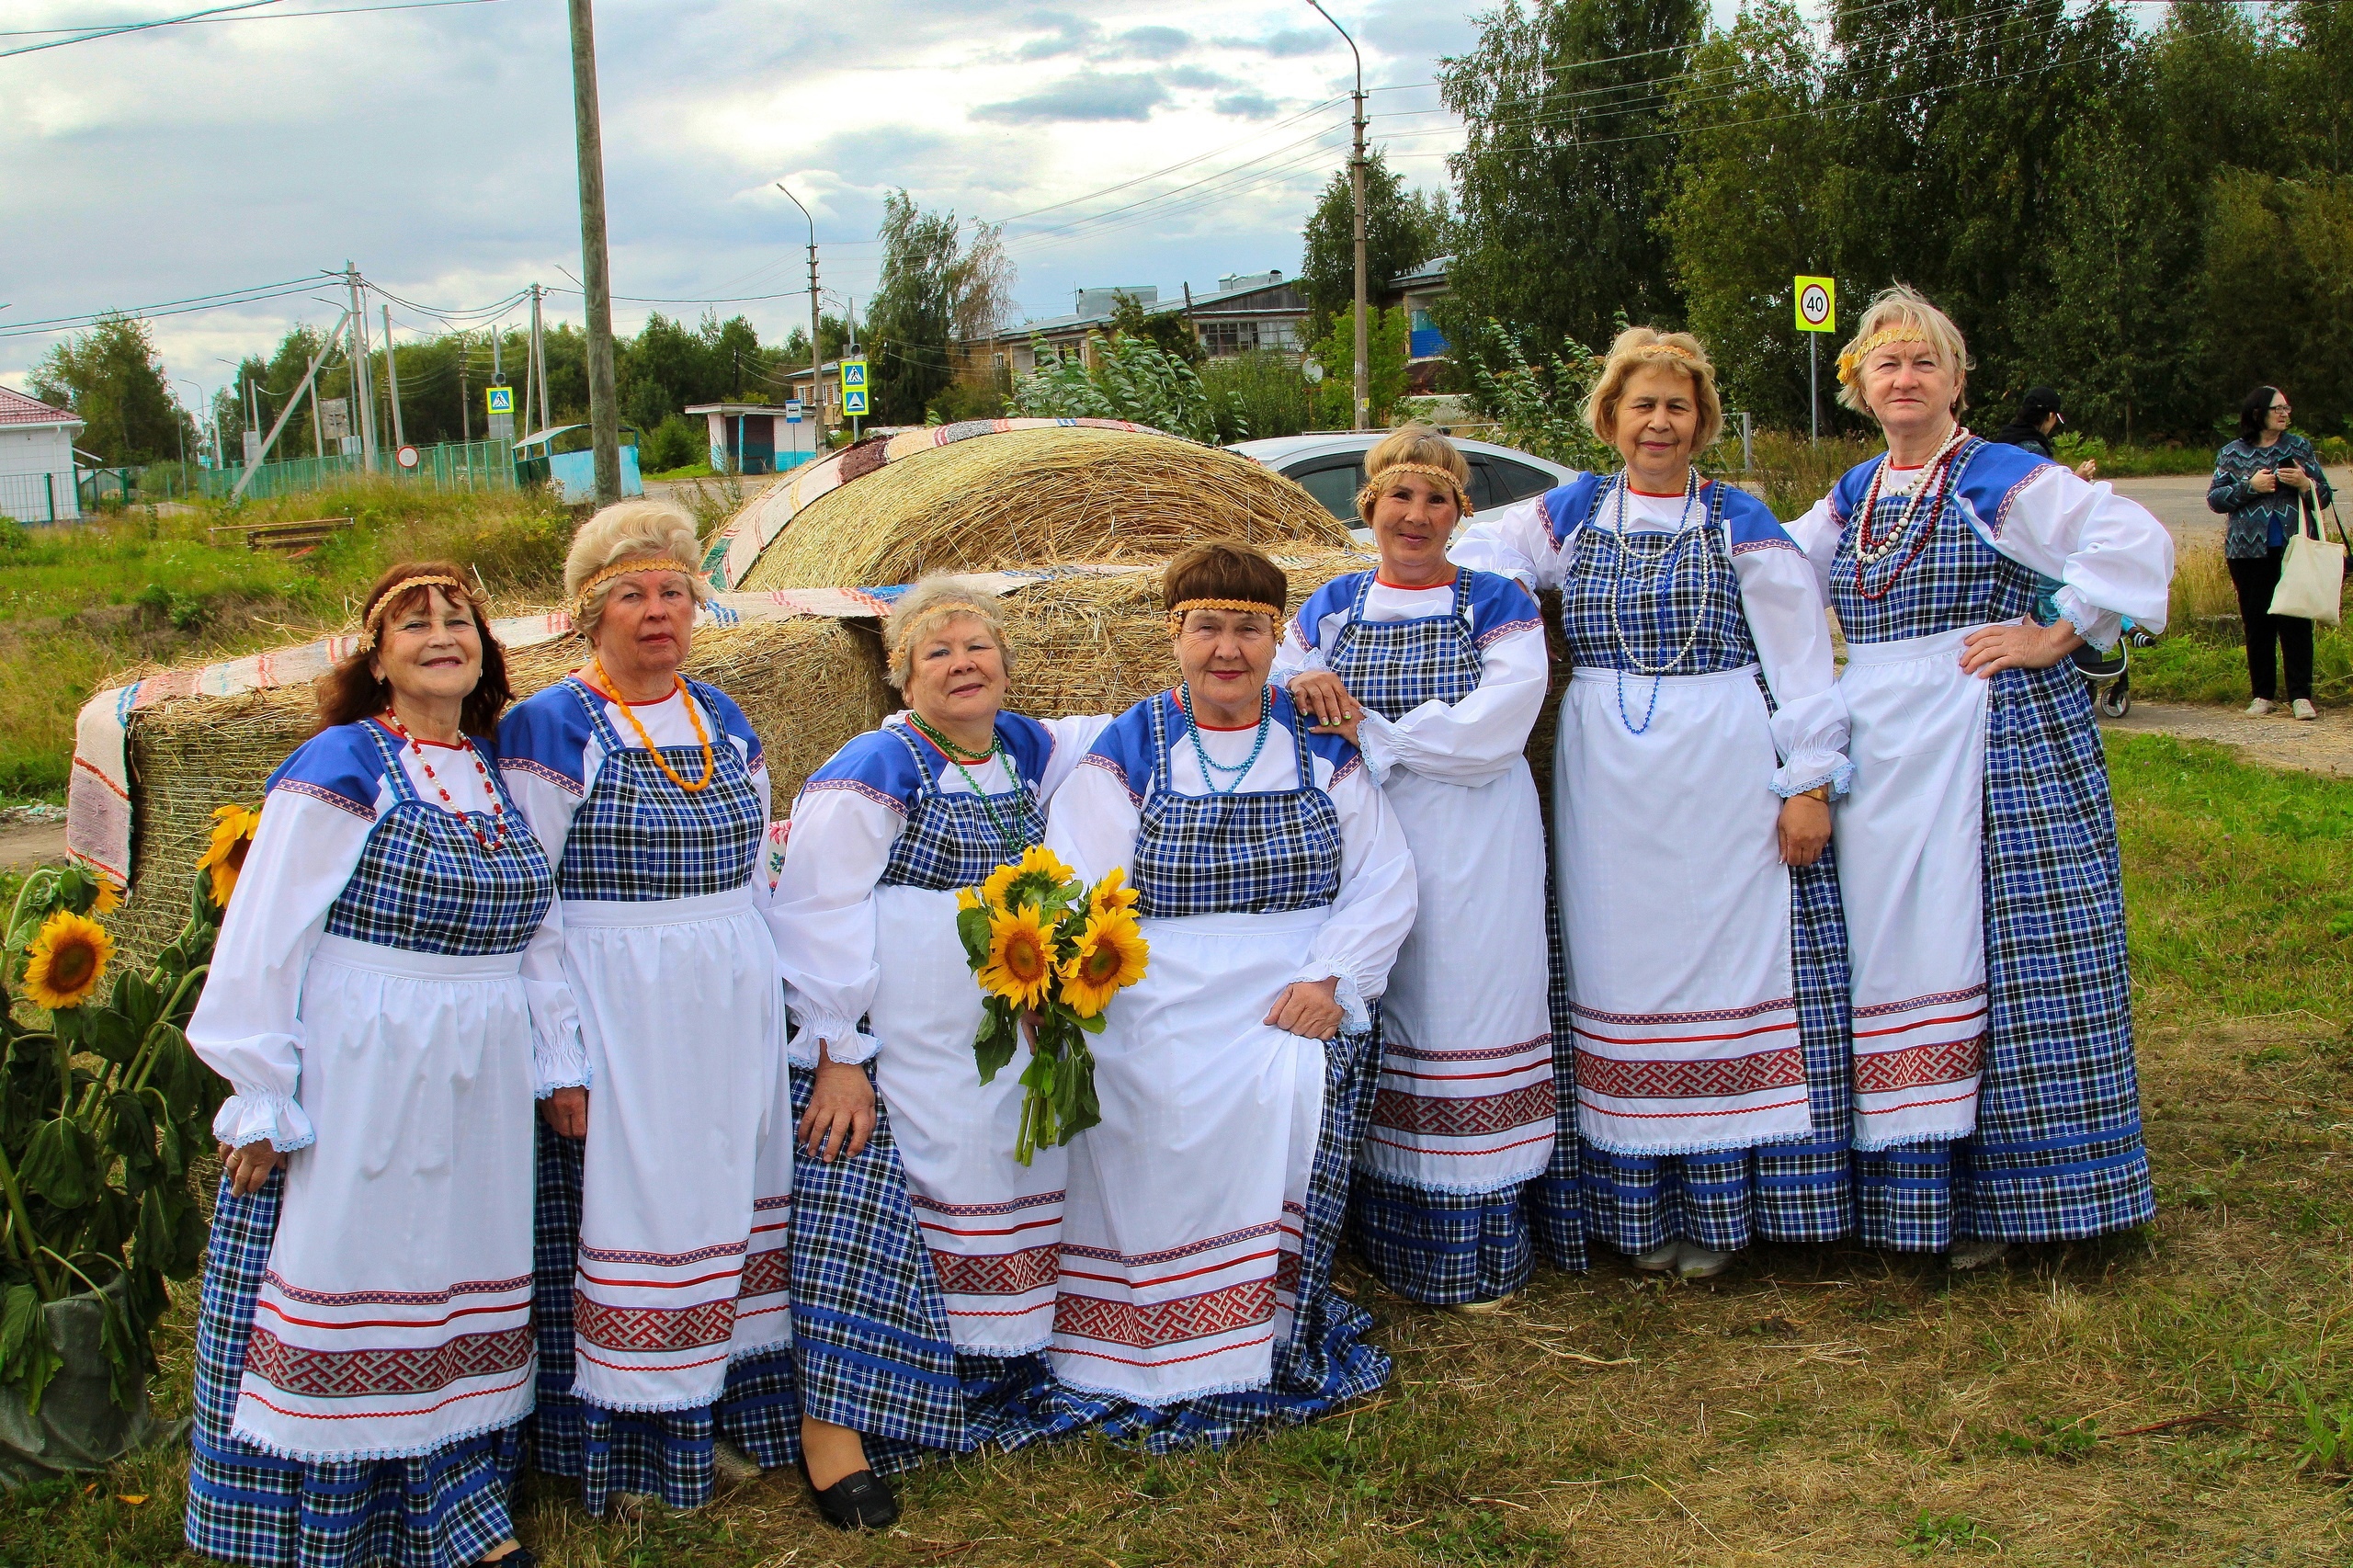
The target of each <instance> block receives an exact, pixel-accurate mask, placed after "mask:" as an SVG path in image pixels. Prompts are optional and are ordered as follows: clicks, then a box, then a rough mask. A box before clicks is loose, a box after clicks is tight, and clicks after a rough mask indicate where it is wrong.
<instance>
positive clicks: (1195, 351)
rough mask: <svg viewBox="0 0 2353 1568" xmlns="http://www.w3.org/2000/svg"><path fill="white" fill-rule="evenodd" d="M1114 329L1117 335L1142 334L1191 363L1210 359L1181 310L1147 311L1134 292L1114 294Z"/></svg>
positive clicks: (1136, 335) (1199, 338)
mask: <svg viewBox="0 0 2353 1568" xmlns="http://www.w3.org/2000/svg"><path fill="white" fill-rule="evenodd" d="M1111 332H1112V334H1113V335H1115V336H1118V335H1125V336H1128V337H1140V338H1142V339H1143V340H1144V341H1145V342H1146V343H1149V344H1152V345H1154V347H1157V348H1159V349H1160V350H1161V351H1162V352H1163V353H1165V354H1173V355H1175V356H1176V358H1179V359H1182V360H1184V361H1185V363H1187V364H1188V365H1198V364H1199V363H1200V362H1201V361H1202V360H1204V359H1206V358H1209V352H1208V350H1206V349H1204V348H1203V347H1201V336H1200V334H1199V333H1197V332H1195V331H1194V330H1193V329H1192V327H1190V326H1189V325H1188V324H1186V321H1185V317H1184V316H1183V314H1182V313H1181V312H1176V311H1159V312H1146V311H1145V310H1144V308H1143V301H1141V300H1139V299H1137V298H1136V297H1135V296H1134V295H1133V294H1120V295H1115V296H1114V297H1113V299H1112V301H1111Z"/></svg>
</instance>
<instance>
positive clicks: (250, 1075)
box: [188, 723, 545, 1460]
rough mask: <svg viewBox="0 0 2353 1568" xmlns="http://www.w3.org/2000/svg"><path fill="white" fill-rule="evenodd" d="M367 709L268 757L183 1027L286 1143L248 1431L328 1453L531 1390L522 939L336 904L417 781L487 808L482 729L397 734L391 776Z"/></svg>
mask: <svg viewBox="0 0 2353 1568" xmlns="http://www.w3.org/2000/svg"><path fill="white" fill-rule="evenodd" d="M368 728H369V725H367V724H364V723H363V724H351V725H344V726H339V727H337V728H335V729H332V730H328V731H326V732H324V733H322V734H320V735H318V736H316V737H314V738H313V740H311V741H309V742H307V743H305V744H304V745H303V746H302V748H301V750H300V751H298V752H297V753H296V754H295V755H294V756H293V757H291V758H290V759H289V761H288V762H287V763H286V765H285V766H284V767H281V768H280V769H279V770H278V773H277V774H276V775H274V776H273V778H272V788H271V789H270V790H268V792H267V797H266V799H265V803H264V809H263V811H262V815H261V824H260V827H259V829H258V830H257V831H256V834H255V836H254V842H253V844H252V846H251V848H250V849H249V850H248V852H247V854H246V857H245V861H244V869H243V870H242V872H241V874H240V876H239V879H238V883H237V892H236V894H235V896H233V898H232V899H231V900H230V903H229V908H228V911H227V914H226V915H224V917H223V919H222V928H221V936H220V939H219V942H218V943H217V945H216V946H215V948H214V950H213V956H212V962H211V970H210V974H209V975H208V976H207V980H206V985H205V989H204V994H203V996H202V998H201V999H200V1000H199V1003H198V1004H197V1007H196V1011H195V1014H194V1016H193V1017H191V1018H190V1019H189V1020H188V1043H189V1044H190V1046H191V1047H193V1048H194V1049H195V1051H196V1052H197V1054H198V1055H199V1057H200V1058H202V1059H203V1061H204V1062H206V1063H207V1064H208V1065H210V1067H211V1068H212V1069H213V1070H214V1071H215V1072H217V1073H219V1074H221V1075H222V1077H224V1078H226V1079H228V1081H229V1084H230V1086H231V1087H232V1088H233V1090H234V1091H235V1093H234V1095H233V1097H231V1098H230V1099H229V1100H228V1101H226V1102H225V1103H223V1104H222V1108H221V1110H220V1113H219V1115H218V1116H217V1118H216V1119H215V1120H214V1123H213V1131H214V1133H215V1135H216V1136H217V1137H219V1138H220V1139H221V1140H222V1142H227V1143H232V1144H235V1145H238V1146H241V1147H242V1146H244V1145H245V1144H248V1143H253V1142H264V1141H267V1142H268V1143H269V1144H270V1146H271V1147H272V1148H275V1149H277V1150H278V1151H280V1152H282V1153H288V1154H290V1159H289V1160H288V1163H287V1170H286V1187H285V1196H284V1205H283V1209H282V1211H281V1214H280V1218H279V1221H278V1232H277V1234H276V1237H275V1238H274V1240H273V1241H272V1244H271V1246H270V1255H269V1257H270V1261H269V1267H268V1270H267V1274H266V1275H265V1277H264V1280H263V1284H262V1289H261V1292H260V1296H259V1298H258V1301H257V1302H256V1318H255V1334H254V1340H253V1346H252V1349H251V1350H250V1351H249V1354H248V1357H247V1361H246V1370H245V1374H244V1389H243V1392H241V1393H240V1394H239V1396H238V1397H237V1404H236V1412H237V1413H236V1416H235V1428H234V1429H235V1434H236V1436H237V1437H240V1438H242V1439H244V1440H245V1441H248V1442H250V1443H253V1444H254V1445H255V1446H256V1447H258V1448H261V1449H265V1450H267V1451H269V1452H272V1453H278V1454H283V1455H290V1456H292V1457H295V1458H298V1459H306V1460H353V1459H378V1458H392V1457H405V1456H415V1455H423V1454H429V1453H433V1452H435V1451H437V1450H438V1449H443V1448H445V1447H447V1446H448V1445H449V1444H450V1443H452V1442H455V1441H458V1440H460V1439H461V1438H465V1437H471V1436H473V1435H475V1434H478V1433H482V1432H486V1431H491V1430H494V1429H495V1428H498V1427H503V1426H510V1425H512V1424H513V1423H515V1422H517V1421H519V1420H520V1419H522V1417H523V1416H525V1415H528V1414H529V1412H530V1409H531V1404H532V1359H531V1342H530V1328H529V1314H530V1272H531V1248H530V1229H531V1141H532V1130H531V1118H530V1109H529V1097H530V1094H531V1091H532V1088H533V1084H534V1070H533V1062H532V1050H531V1033H530V1025H529V1013H528V1008H527V1005H526V1002H525V997H524V989H523V985H522V983H521V981H520V979H519V978H518V976H517V959H516V955H515V954H514V953H513V952H511V951H509V952H506V953H504V954H499V953H490V954H483V955H474V956H460V955H457V954H445V953H440V952H433V951H410V950H404V949H395V948H392V947H388V946H383V945H381V944H379V943H375V942H368V941H360V940H355V939H353V938H352V937H347V936H341V935H335V934H330V933H329V931H328V929H327V927H328V924H329V915H330V913H331V912H332V911H333V909H334V908H335V905H336V903H337V901H338V900H339V899H341V898H342V897H343V895H344V893H345V891H346V889H347V886H349V885H350V884H351V883H352V881H353V878H354V873H355V871H356V870H357V869H358V868H359V866H360V863H361V860H362V858H363V856H364V855H365V854H366V852H367V850H368V848H369V840H370V838H371V837H372V836H373V835H375V834H376V832H377V830H378V826H379V824H380V823H381V822H382V821H384V820H385V819H386V817H387V816H388V815H389V814H390V812H392V808H393V807H394V805H395V803H396V801H399V800H400V799H401V798H402V797H403V795H404V793H405V795H406V796H407V798H409V799H410V800H411V801H422V802H423V803H424V805H425V807H426V809H429V810H432V811H435V812H443V813H447V814H451V815H463V814H465V813H473V816H472V820H473V821H475V822H477V823H480V824H485V825H486V824H489V823H490V821H491V818H490V816H489V814H488V813H489V812H490V808H491V806H492V805H493V804H494V803H497V800H498V798H497V796H496V795H495V793H494V787H493V785H492V783H491V781H490V779H489V778H488V776H487V774H486V773H484V772H481V771H478V770H477V769H476V767H475V766H474V763H475V760H476V758H477V757H478V756H484V755H485V754H483V753H478V752H476V751H475V750H474V749H472V748H471V747H441V746H436V747H434V748H432V752H431V758H430V762H431V766H432V767H433V771H434V773H435V774H436V775H438V778H427V777H426V766H427V759H426V758H425V757H422V756H419V755H417V754H416V753H415V752H414V751H411V750H406V749H404V750H402V751H401V752H399V753H398V756H399V766H400V767H401V769H402V770H403V774H404V777H403V778H402V779H401V780H400V781H399V784H396V783H395V781H394V780H393V779H392V778H391V777H390V772H389V769H388V768H387V767H386V765H385V762H384V750H385V749H389V746H388V747H386V748H383V749H380V748H379V747H378V745H377V744H376V743H375V741H374V740H373V739H372V738H370V737H369V736H368V735H367V734H366V733H365V732H366V731H367V729H368ZM403 785H404V786H405V787H406V788H405V790H403V789H402V788H401V786H403ZM444 788H447V789H449V792H450V795H451V797H452V799H451V801H449V802H448V803H446V804H445V803H444V802H443V801H441V799H440V791H441V790H442V789H444ZM410 809H412V810H415V809H416V808H415V806H414V805H412V807H411V808H410ZM508 820H509V821H510V822H511V820H512V813H511V812H509V813H508ZM512 825H513V831H515V832H516V833H517V834H520V833H522V832H524V831H525V830H524V829H523V827H522V825H521V824H519V823H516V824H512ZM467 848H468V850H469V851H471V849H472V845H471V844H468V846H467ZM532 859H533V862H534V865H535V867H536V862H537V858H536V857H533V858H532ZM536 869H537V874H538V875H539V876H540V877H542V878H543V877H544V875H545V871H544V868H543V867H536ZM538 896H540V897H544V896H545V892H544V888H543V887H542V890H541V891H540V893H539V895H538ZM517 935H518V936H519V935H520V932H519V931H518V933H517ZM224 1190H225V1189H224ZM254 1352H258V1353H257V1354H256V1353H254Z"/></svg>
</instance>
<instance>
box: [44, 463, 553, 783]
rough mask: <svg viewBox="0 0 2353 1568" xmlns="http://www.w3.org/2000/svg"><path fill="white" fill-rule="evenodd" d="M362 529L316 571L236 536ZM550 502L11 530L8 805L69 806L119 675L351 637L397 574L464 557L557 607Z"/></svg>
mask: <svg viewBox="0 0 2353 1568" xmlns="http://www.w3.org/2000/svg"><path fill="white" fill-rule="evenodd" d="M304 517H351V518H353V519H354V526H353V527H352V528H350V529H348V530H347V531H344V532H342V533H338V534H337V535H335V537H334V538H332V539H331V540H329V541H328V542H327V543H326V544H324V545H323V546H321V547H320V548H319V549H317V550H315V551H313V552H312V553H311V554H309V555H307V556H304V557H302V558H301V559H295V560H290V559H288V558H285V557H282V556H278V555H275V554H271V553H268V552H266V551H249V550H247V549H245V548H244V545H243V543H242V542H240V540H239V536H235V535H223V536H216V535H214V534H212V533H211V532H210V528H213V527H215V526H218V525H222V524H250V523H258V522H268V521H290V520H293V519H296V518H304ZM571 527H572V525H571V518H570V516H569V514H568V513H566V512H565V511H564V510H563V508H562V507H560V506H556V505H555V504H554V503H553V502H551V501H550V500H547V499H545V498H544V497H543V496H540V495H537V494H529V495H527V494H516V493H512V492H506V493H499V492H489V493H483V494H456V495H436V494H430V493H426V492H421V491H418V490H416V489H415V488H414V487H411V486H406V485H394V484H390V483H372V484H360V485H354V486H350V487H347V488H345V489H341V490H336V491H329V492H324V493H319V494H305V495H298V496H288V497H284V498H282V499H279V500H275V501H266V502H254V503H250V504H247V505H245V506H238V507H229V506H216V505H205V506H197V507H194V508H192V509H191V510H190V511H188V512H187V513H183V514H175V515H171V516H166V517H158V516H156V515H155V514H154V513H153V511H150V510H148V509H145V508H133V509H132V510H131V511H129V512H125V513H122V514H119V515H117V516H114V517H100V518H97V519H93V520H91V521H89V522H85V523H81V524H76V525H60V526H57V527H42V528H16V527H0V799H8V798H33V799H43V800H50V801H56V800H60V799H62V798H63V790H64V787H65V778H66V769H67V765H68V763H69V761H70V759H71V757H72V754H73V739H74V713H75V711H76V710H78V709H79V708H80V707H81V704H82V702H83V701H84V699H86V698H87V697H88V696H89V695H90V693H91V692H92V691H93V690H95V689H96V688H97V687H99V686H100V685H101V684H103V683H104V682H105V681H107V680H108V678H109V677H110V676H117V675H119V673H121V672H123V671H125V670H127V669H131V668H134V667H138V666H142V665H174V664H182V663H186V662H188V661H190V660H196V659H206V658H226V657H231V656H233V655H235V654H238V653H251V652H254V651H256V650H257V649H260V648H266V647H270V646H275V645H278V644H282V643H284V642H290V641H293V640H295V639H297V638H300V637H301V636H305V635H309V634H312V633H313V632H315V631H320V630H323V629H329V628H334V627H337V626H340V625H343V624H345V623H346V622H347V620H348V619H349V618H350V613H351V607H352V606H353V605H354V604H355V603H356V602H357V601H358V599H359V598H360V597H364V596H365V594H366V592H367V589H368V586H369V584H370V583H372V582H373V581H374V580H375V578H376V577H377V575H378V574H380V573H381V572H382V571H383V570H384V569H385V568H386V567H388V566H390V565H392V563H393V562H396V561H400V560H403V559H415V558H417V557H421V556H434V555H440V556H449V557H454V558H455V559H457V560H460V561H462V562H468V563H469V564H471V565H472V566H473V567H474V568H475V569H477V570H478V571H480V572H481V574H482V575H483V581H484V582H485V583H486V584H487V585H489V587H490V588H491V589H492V591H493V592H494V594H497V595H500V596H502V597H517V598H534V597H536V598H538V599H540V600H542V601H544V600H547V599H550V598H552V597H555V595H556V593H557V591H558V587H559V585H560V584H561V582H562V576H563V550H564V547H565V545H566V544H567V542H568V541H569V540H570V538H571Z"/></svg>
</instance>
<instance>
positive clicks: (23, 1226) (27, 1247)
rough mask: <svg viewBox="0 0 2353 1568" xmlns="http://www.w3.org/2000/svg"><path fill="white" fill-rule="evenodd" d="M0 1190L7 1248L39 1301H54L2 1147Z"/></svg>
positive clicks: (36, 1239)
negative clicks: (28, 1277)
mask: <svg viewBox="0 0 2353 1568" xmlns="http://www.w3.org/2000/svg"><path fill="white" fill-rule="evenodd" d="M0 1192H5V1193H6V1194H7V1198H8V1250H9V1251H10V1252H11V1253H13V1254H15V1255H16V1256H17V1259H18V1260H19V1261H21V1262H22V1263H23V1264H24V1266H25V1267H27V1268H28V1269H30V1270H31V1271H32V1276H33V1285H34V1288H35V1289H37V1290H40V1295H41V1300H43V1301H54V1300H55V1299H56V1295H55V1288H54V1287H53V1286H51V1283H50V1279H49V1272H48V1270H46V1269H44V1268H42V1267H41V1266H40V1254H41V1251H42V1250H43V1249H42V1247H41V1244H40V1237H39V1236H38V1235H36V1234H35V1233H34V1232H33V1221H32V1217H31V1216H30V1215H28V1214H27V1213H26V1212H25V1194H24V1189H23V1188H22V1187H19V1186H17V1172H16V1167H14V1166H13V1165H9V1164H8V1153H7V1151H6V1149H0Z"/></svg>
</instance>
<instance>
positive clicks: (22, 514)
mask: <svg viewBox="0 0 2353 1568" xmlns="http://www.w3.org/2000/svg"><path fill="white" fill-rule="evenodd" d="M74 515H75V507H74V480H73V476H72V475H70V474H63V473H0V517H14V518H16V519H17V521H18V522H20V523H54V522H58V521H61V520H62V519H64V518H68V517H74Z"/></svg>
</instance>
